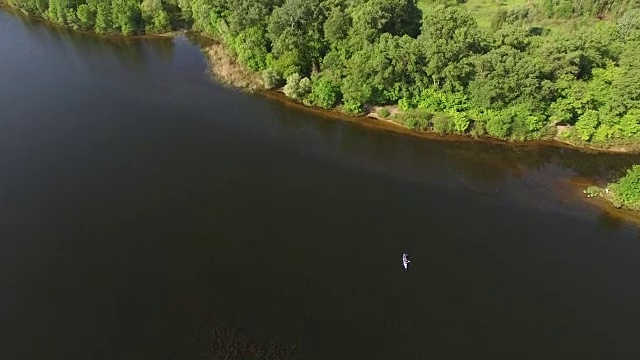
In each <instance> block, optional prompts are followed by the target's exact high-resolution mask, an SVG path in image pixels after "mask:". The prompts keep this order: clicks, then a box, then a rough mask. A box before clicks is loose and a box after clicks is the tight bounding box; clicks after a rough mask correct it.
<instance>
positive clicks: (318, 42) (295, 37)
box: [267, 0, 326, 71]
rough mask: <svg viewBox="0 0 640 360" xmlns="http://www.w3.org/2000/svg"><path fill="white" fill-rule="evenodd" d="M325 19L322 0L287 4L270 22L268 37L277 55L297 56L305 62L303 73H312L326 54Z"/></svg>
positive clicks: (295, 0) (276, 12)
mask: <svg viewBox="0 0 640 360" xmlns="http://www.w3.org/2000/svg"><path fill="white" fill-rule="evenodd" d="M325 19H326V16H325V14H324V11H323V8H322V6H321V1H320V0H286V1H285V2H284V4H283V5H282V6H281V7H277V8H276V9H274V10H273V13H272V14H271V17H270V18H269V26H268V33H267V34H268V37H269V39H270V40H271V41H272V44H273V53H274V55H276V56H282V55H284V54H286V53H289V52H295V53H297V54H298V58H299V59H300V60H302V64H301V65H303V70H304V71H306V70H308V69H309V68H310V67H311V66H312V64H316V63H317V62H318V61H319V60H320V58H321V56H322V54H323V48H324V46H325V44H324V41H323V36H322V28H323V24H324V20H325Z"/></svg>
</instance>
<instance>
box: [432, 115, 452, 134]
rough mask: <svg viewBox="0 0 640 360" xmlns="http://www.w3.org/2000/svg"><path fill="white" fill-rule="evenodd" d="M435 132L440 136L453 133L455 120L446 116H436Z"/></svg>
mask: <svg viewBox="0 0 640 360" xmlns="http://www.w3.org/2000/svg"><path fill="white" fill-rule="evenodd" d="M432 122H433V131H435V132H437V133H438V134H440V135H442V134H449V133H451V132H453V118H451V116H449V115H446V114H436V115H435V116H434V117H433V119H432Z"/></svg>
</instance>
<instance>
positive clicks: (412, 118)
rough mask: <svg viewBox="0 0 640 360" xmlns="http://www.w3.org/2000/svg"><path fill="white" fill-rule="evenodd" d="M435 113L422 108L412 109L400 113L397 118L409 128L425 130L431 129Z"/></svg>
mask: <svg viewBox="0 0 640 360" xmlns="http://www.w3.org/2000/svg"><path fill="white" fill-rule="evenodd" d="M432 117H433V114H431V113H429V112H426V111H421V110H412V111H407V112H405V113H402V114H398V116H397V119H398V121H399V122H400V123H402V124H404V126H406V127H407V128H409V129H411V130H414V131H420V130H422V131H424V130H427V129H429V126H430V125H431V118H432Z"/></svg>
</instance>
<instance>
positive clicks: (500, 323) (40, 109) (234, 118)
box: [0, 9, 640, 359]
mask: <svg viewBox="0 0 640 360" xmlns="http://www.w3.org/2000/svg"><path fill="white" fill-rule="evenodd" d="M206 66H207V64H206V61H205V59H204V57H203V55H202V53H201V51H200V49H199V48H198V46H197V45H196V41H194V40H189V39H188V38H186V37H184V36H179V37H176V38H175V39H153V40H149V39H146V40H132V39H102V38H98V37H95V36H90V35H87V34H78V33H74V32H73V31H68V30H64V29H60V28H53V27H50V26H46V25H45V24H43V23H41V22H38V21H32V20H28V19H24V18H22V17H19V16H15V15H13V14H9V13H7V12H5V11H3V10H1V9H0V69H2V79H1V80H0V174H1V176H0V256H1V259H0V330H2V332H3V333H4V334H5V335H4V337H3V346H2V347H0V355H2V358H5V359H37V358H46V359H89V358H90V359H198V358H203V359H205V358H212V357H213V356H214V355H212V354H211V351H209V350H210V349H211V342H212V339H211V334H212V329H214V328H216V329H241V331H242V333H244V334H247V336H250V337H251V338H253V339H255V341H259V342H265V343H266V342H269V341H275V342H278V343H283V344H294V345H295V346H296V347H297V348H298V349H299V351H300V353H301V354H302V355H303V356H304V358H305V359H354V358H362V359H365V358H366V359H391V358H397V357H399V356H402V357H403V358H405V359H430V358H446V359H468V358H469V357H472V356H478V355H480V356H481V357H483V356H484V357H491V358H495V359H513V358H518V359H540V358H555V357H558V354H562V356H563V357H564V358H580V359H591V358H593V359H601V358H603V357H604V358H636V357H638V356H640V347H639V345H638V342H637V339H638V338H640V330H639V329H638V327H637V324H638V322H639V321H640V312H639V311H638V310H637V304H638V303H640V288H638V286H637V284H638V280H639V279H640V261H637V258H638V254H640V234H639V230H638V227H637V226H636V225H634V224H633V223H632V222H631V221H626V220H624V219H621V218H619V217H617V216H616V212H615V211H613V212H612V211H604V210H602V209H601V208H600V207H598V206H597V205H595V204H594V203H593V202H589V201H585V200H584V199H583V198H582V196H583V195H582V193H581V190H582V188H583V184H586V183H590V182H596V183H600V184H602V183H605V182H607V181H610V180H612V179H614V178H616V177H618V176H620V175H622V174H623V173H624V172H625V169H626V168H628V167H629V165H631V164H632V163H638V162H639V160H640V159H639V156H638V155H619V154H593V153H587V152H581V151H578V150H574V149H566V148H561V147H549V146H543V145H540V144H529V145H514V146H511V145H503V144H491V143H487V142H473V141H450V140H447V141H439V140H437V139H421V138H416V137H411V136H406V135H403V134H398V133H393V132H389V131H383V130H380V129H376V128H372V127H367V126H362V125H361V124H358V123H353V122H344V121H338V120H336V119H333V118H328V117H326V116H322V115H321V114H316V113H313V112H308V111H303V110H300V109H297V108H295V107H290V106H283V104H282V103H280V102H278V101H273V100H271V99H269V98H265V97H263V96H260V95H249V94H244V93H241V92H238V91H234V90H230V89H227V88H224V87H222V86H219V85H217V84H215V83H214V82H212V81H211V79H210V78H209V77H208V76H207V74H206ZM404 252H406V253H409V255H410V258H411V264H410V266H409V270H408V271H404V269H403V267H402V262H401V258H402V253H404Z"/></svg>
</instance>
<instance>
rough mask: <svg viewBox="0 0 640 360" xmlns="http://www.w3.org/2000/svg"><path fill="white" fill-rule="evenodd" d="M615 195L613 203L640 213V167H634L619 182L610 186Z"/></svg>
mask: <svg viewBox="0 0 640 360" xmlns="http://www.w3.org/2000/svg"><path fill="white" fill-rule="evenodd" d="M609 188H610V189H611V192H612V193H613V203H614V205H616V206H617V207H625V208H629V209H632V210H636V211H640V165H633V166H632V167H631V169H629V170H627V174H626V175H625V176H624V177H622V178H621V179H620V180H618V182H616V183H613V184H609Z"/></svg>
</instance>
